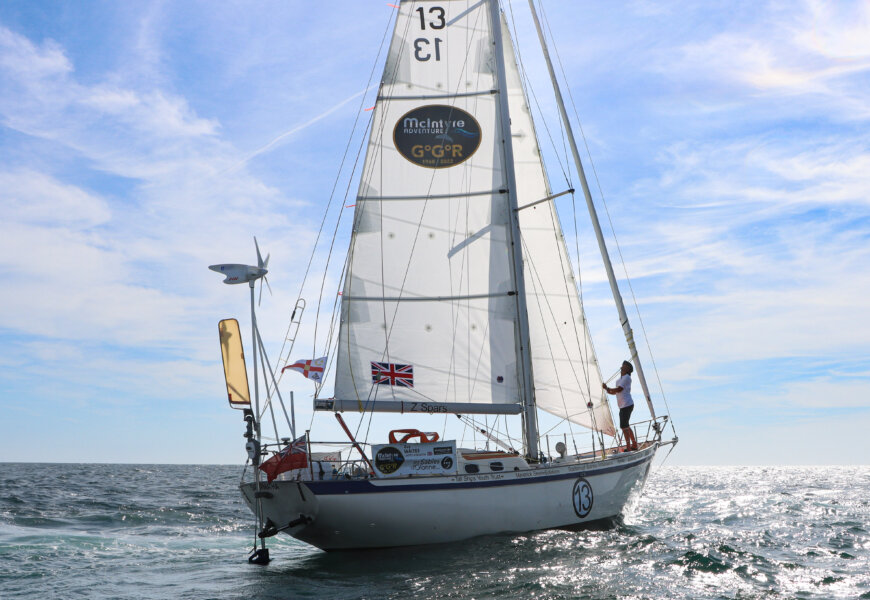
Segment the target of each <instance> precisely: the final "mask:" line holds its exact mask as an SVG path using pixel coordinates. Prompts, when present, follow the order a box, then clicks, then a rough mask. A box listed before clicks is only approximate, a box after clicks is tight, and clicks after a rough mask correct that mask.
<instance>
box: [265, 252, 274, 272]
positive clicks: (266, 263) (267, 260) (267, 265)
mask: <svg viewBox="0 0 870 600" xmlns="http://www.w3.org/2000/svg"><path fill="white" fill-rule="evenodd" d="M271 256H272V253H271V252H270V253H269V254H267V255H266V262H264V263H263V268H264V269H268V268H269V257H271Z"/></svg>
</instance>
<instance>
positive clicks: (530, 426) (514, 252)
mask: <svg viewBox="0 0 870 600" xmlns="http://www.w3.org/2000/svg"><path fill="white" fill-rule="evenodd" d="M489 9H490V18H491V21H492V37H493V43H494V45H495V65H496V77H497V81H498V106H499V114H500V119H499V121H500V122H501V135H502V148H503V150H504V162H505V165H504V167H505V174H506V176H507V182H506V183H507V188H508V190H507V191H508V206H509V208H510V231H511V261H512V264H513V270H514V281H515V282H516V285H517V294H516V299H517V324H518V326H519V337H520V340H519V341H520V343H519V348H518V351H519V355H520V356H519V358H520V365H521V367H522V381H523V387H522V393H523V398H522V400H523V424H524V429H525V432H524V433H525V438H526V452H527V454H528V456H529V457H530V458H532V459H537V458H538V415H537V413H536V408H535V387H534V377H533V376H532V353H531V343H530V336H529V314H528V309H527V307H526V285H525V276H524V274H523V248H522V241H521V240H522V238H520V222H519V213H518V206H519V204H518V201H517V182H516V174H515V173H514V154H513V142H512V138H511V120H510V110H509V108H508V95H507V75H506V73H505V63H504V49H503V40H502V35H501V19H500V9H501V7H500V5H499V2H498V0H490V4H489Z"/></svg>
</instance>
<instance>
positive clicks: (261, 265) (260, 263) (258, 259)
mask: <svg viewBox="0 0 870 600" xmlns="http://www.w3.org/2000/svg"><path fill="white" fill-rule="evenodd" d="M254 247H255V248H256V249H257V266H258V267H260V268H261V269H262V268H263V266H264V265H263V257H262V255H261V254H260V244H258V243H257V236H254ZM267 260H268V259H267Z"/></svg>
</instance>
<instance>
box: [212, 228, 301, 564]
mask: <svg viewBox="0 0 870 600" xmlns="http://www.w3.org/2000/svg"><path fill="white" fill-rule="evenodd" d="M254 247H255V249H256V251H257V266H256V267H255V266H252V265H245V264H239V263H226V264H219V265H211V266H209V269H211V270H212V271H214V272H215V273H220V274H221V275H224V276H225V277H224V283H226V284H228V285H238V284H242V283H247V284H248V287H249V288H250V290H251V338H252V348H253V356H254V358H253V364H254V407H253V411H252V410H251V399H250V389H249V387H248V378H247V372H246V368H245V357H244V351H243V349H242V343H241V335H240V332H239V324H238V321H237V320H236V319H224V320H222V321H221V322H220V324H219V330H220V337H221V351H222V354H223V362H224V375H225V378H226V382H227V395H228V397H229V402H230V406H231V407H232V408H238V409H242V410H243V411H244V413H243V414H244V419H245V424H246V431H245V438H246V439H247V442H246V444H245V449H246V450H247V453H248V458H249V459H250V461H251V464H252V465H253V467H254V472H255V478H256V479H255V481H256V485H257V491H256V496H257V499H258V502H257V510H256V511H255V512H256V520H257V529H258V530H260V531H261V532H262V531H264V530H265V523H264V518H263V512H262V510H261V506H260V504H261V502H260V501H259V500H260V498H262V497H263V494H266V493H267V492H262V491H261V490H260V470H259V468H258V467H259V465H260V457H261V456H262V447H261V439H262V438H261V431H260V418H261V417H262V413H261V409H260V386H259V378H258V361H257V356H258V355H260V357H261V360H262V363H263V377H264V379H265V378H266V377H270V378H271V379H272V384H273V386H274V390H275V392H276V393H277V395H278V399H279V401H280V403H281V406H282V407H283V406H284V401H283V399H281V393H280V391H278V384H277V382H276V381H275V374H274V371H273V370H272V368H271V364H270V363H269V357H268V356H267V354H266V349H265V348H264V346H263V340H262V338H261V337H260V330H259V328H258V327H257V312H256V306H258V305H259V304H260V301H262V299H263V283H265V284H266V287H268V289H269V293H270V294H271V293H272V286H270V285H269V281H268V279H267V278H266V274H267V273H268V272H269V270H268V266H269V257H270V255H269V254H267V255H266V259H265V260H263V256H262V254H261V253H260V245H259V244H258V243H257V238H256V237H254ZM258 279H259V280H260V294H259V299H258V301H257V302H256V303H255V302H254V295H255V294H254V289H255V286H256V282H257V280H258ZM266 383H267V387H268V380H266ZM292 403H293V400H292V395H291V412H295V411H294V410H293V406H292ZM267 405H268V407H269V409H270V410H272V413H273V414H272V417H273V422H274V420H275V419H274V416H275V415H274V409H272V404H271V397H270V398H269V399H268V400H267ZM263 411H265V407H264V408H263ZM284 414H285V417H286V416H287V413H286V410H285V411H284ZM294 417H295V415H294ZM287 424H288V425H289V426H290V431H291V433H292V435H293V437H294V438H295V436H296V428H295V418H294V419H293V420H291V419H290V418H289V417H288V418H287ZM275 440H276V442H278V441H281V438H279V437H278V430H277V425H276V428H275ZM258 537H259V539H260V548H257V538H256V537H255V538H254V548H253V550H252V552H251V555H250V556H249V557H248V562H250V563H254V564H261V565H265V564H268V563H269V560H270V559H269V550H268V548H266V542H265V537H266V536H263V535H259V536H258Z"/></svg>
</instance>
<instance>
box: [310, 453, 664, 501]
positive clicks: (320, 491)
mask: <svg viewBox="0 0 870 600" xmlns="http://www.w3.org/2000/svg"><path fill="white" fill-rule="evenodd" d="M653 454H654V453H650V454H649V455H648V456H645V457H643V458H641V459H639V460H636V461H632V462H628V463H622V464H619V465H613V466H609V467H601V468H597V469H590V470H577V471H571V472H569V473H559V474H557V475H541V476H536V477H521V478H512V477H509V476H510V475H512V473H506V474H505V475H506V477H505V478H504V479H496V480H482V481H474V480H471V481H460V482H450V483H419V484H413V485H408V484H404V485H374V484H373V483H372V480H370V479H363V480H353V479H350V480H337V481H304V482H303V483H304V484H305V485H306V486H308V488H309V489H310V490H311V491H312V492H314V494H315V495H316V496H329V495H334V494H377V493H383V492H420V491H425V490H451V489H468V488H477V487H494V486H509V485H526V484H530V483H543V482H547V481H557V480H560V479H575V478H577V477H581V476H582V477H591V476H593V475H603V474H605V473H613V472H615V471H624V470H626V469H630V468H632V467H636V466H637V465H640V464H643V463H645V462H648V461H650V460H652V457H653ZM493 475H499V474H497V473H494V474H493ZM469 477H477V476H469ZM450 478H452V477H450ZM427 479H429V478H428V477H427ZM439 479H448V477H444V478H439ZM378 481H388V480H385V479H380V480H378ZM389 481H396V483H397V484H399V482H404V481H407V479H396V480H389Z"/></svg>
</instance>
